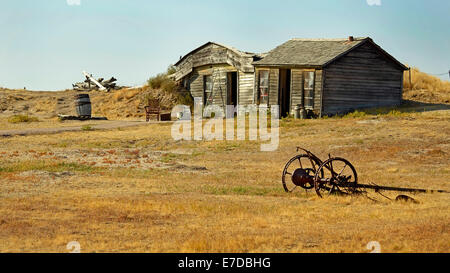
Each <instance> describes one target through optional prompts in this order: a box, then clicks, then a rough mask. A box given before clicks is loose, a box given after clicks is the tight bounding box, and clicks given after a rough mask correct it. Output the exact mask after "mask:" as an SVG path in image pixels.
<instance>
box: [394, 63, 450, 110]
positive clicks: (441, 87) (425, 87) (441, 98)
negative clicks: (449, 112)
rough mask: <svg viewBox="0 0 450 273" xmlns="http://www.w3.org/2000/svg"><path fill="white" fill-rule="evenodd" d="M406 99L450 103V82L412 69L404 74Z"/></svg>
mask: <svg viewBox="0 0 450 273" xmlns="http://www.w3.org/2000/svg"><path fill="white" fill-rule="evenodd" d="M403 79H404V83H403V86H404V99H408V100H415V101H420V102H427V103H450V82H449V81H444V80H441V79H440V78H438V77H435V76H432V75H429V74H426V73H424V72H422V71H420V70H419V69H418V68H415V67H414V68H411V82H410V79H409V71H405V74H404V77H403Z"/></svg>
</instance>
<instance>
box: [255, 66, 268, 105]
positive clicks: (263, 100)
mask: <svg viewBox="0 0 450 273" xmlns="http://www.w3.org/2000/svg"><path fill="white" fill-rule="evenodd" d="M262 73H264V74H266V81H267V84H266V85H264V87H261V83H262V81H261V80H262V78H261V74H262ZM262 88H264V89H265V90H266V92H262ZM269 89H270V70H269V69H261V70H258V97H257V101H258V105H269Z"/></svg>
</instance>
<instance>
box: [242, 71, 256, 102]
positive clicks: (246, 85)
mask: <svg viewBox="0 0 450 273" xmlns="http://www.w3.org/2000/svg"><path fill="white" fill-rule="evenodd" d="M238 81H239V88H238V95H239V99H238V101H239V104H240V105H249V104H253V86H254V85H255V83H254V81H255V74H254V73H244V72H241V71H239V79H238Z"/></svg>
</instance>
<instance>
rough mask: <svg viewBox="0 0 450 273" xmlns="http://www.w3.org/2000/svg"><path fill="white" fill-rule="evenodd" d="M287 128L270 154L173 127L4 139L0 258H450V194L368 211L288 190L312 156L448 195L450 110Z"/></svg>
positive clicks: (361, 202)
mask: <svg viewBox="0 0 450 273" xmlns="http://www.w3.org/2000/svg"><path fill="white" fill-rule="evenodd" d="M46 122H47V121H42V122H40V123H33V126H40V125H42V126H47V125H48V124H47V123H46ZM46 124H47V125H46ZM22 126H24V127H26V126H29V124H22ZM280 127H281V128H280V147H279V149H278V150H277V151H275V152H261V151H260V142H258V141H257V142H252V141H210V142H208V141H199V142H194V141H174V140H173V139H172V138H171V133H170V131H171V125H170V124H149V125H144V126H140V127H133V128H127V129H116V130H109V131H95V130H94V131H83V132H67V133H61V134H58V135H34V136H14V137H8V138H2V139H0V251H1V252H68V250H67V249H66V245H67V243H68V242H71V241H78V242H79V243H80V245H81V251H82V252H369V250H367V249H366V245H367V244H368V243H369V242H370V241H378V242H380V245H381V251H382V252H449V251H450V246H449V242H450V195H449V194H418V195H414V196H413V197H414V198H416V199H417V200H418V201H420V204H413V203H402V202H400V203H399V202H393V201H390V200H388V199H385V198H383V197H380V196H378V195H376V194H372V195H371V196H372V197H374V198H376V199H377V200H379V202H373V201H370V200H368V199H366V198H364V197H329V198H326V199H319V198H318V197H317V196H315V194H314V193H312V192H308V193H306V192H304V191H300V190H299V191H297V192H295V193H292V194H287V193H285V192H284V191H283V189H282V185H281V172H282V169H283V166H284V164H285V163H286V162H287V161H288V160H289V159H290V158H291V157H292V156H293V155H295V148H296V147H297V146H303V147H305V148H308V149H311V150H312V151H313V152H315V153H316V154H317V155H319V156H320V157H323V158H326V157H327V155H328V153H331V154H332V155H335V156H341V157H345V158H347V159H349V160H350V161H351V162H352V163H353V164H354V165H355V166H356V168H357V170H358V173H359V180H360V182H361V183H363V182H364V183H369V182H376V183H377V184H382V185H392V186H407V187H419V188H429V189H444V190H450V185H449V181H450V157H449V155H450V141H449V135H450V110H448V107H447V110H445V109H444V110H438V111H426V112H417V113H415V112H411V113H407V112H402V111H391V112H389V113H380V114H378V115H372V114H366V113H364V112H359V114H353V115H348V116H346V117H343V118H328V119H318V120H299V121H297V120H290V119H287V120H282V121H281V123H280ZM386 194H387V195H388V196H389V197H391V198H395V196H396V194H395V193H386Z"/></svg>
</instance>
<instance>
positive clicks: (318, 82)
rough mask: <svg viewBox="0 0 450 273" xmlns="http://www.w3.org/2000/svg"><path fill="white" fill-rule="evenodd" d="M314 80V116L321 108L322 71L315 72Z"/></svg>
mask: <svg viewBox="0 0 450 273" xmlns="http://www.w3.org/2000/svg"><path fill="white" fill-rule="evenodd" d="M315 72H316V75H315V79H314V109H313V111H314V112H315V113H316V114H319V113H320V108H321V98H320V97H321V96H322V70H316V71H315Z"/></svg>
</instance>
